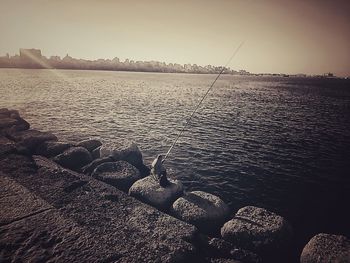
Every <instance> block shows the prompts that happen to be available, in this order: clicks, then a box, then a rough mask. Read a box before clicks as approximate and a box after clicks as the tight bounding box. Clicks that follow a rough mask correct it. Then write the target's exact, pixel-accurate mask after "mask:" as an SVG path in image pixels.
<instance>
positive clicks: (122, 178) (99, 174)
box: [91, 161, 141, 192]
mask: <svg viewBox="0 0 350 263" xmlns="http://www.w3.org/2000/svg"><path fill="white" fill-rule="evenodd" d="M91 176H92V177H95V178H96V179H98V180H101V181H103V182H105V183H107V184H110V185H113V186H114V187H116V188H118V189H120V190H122V191H124V192H128V190H129V188H130V186H131V185H132V184H133V183H135V182H136V181H137V180H140V179H141V176H140V172H139V170H137V169H136V167H134V166H132V165H131V164H129V163H128V162H125V161H117V162H107V163H103V164H100V165H99V166H97V167H96V169H95V170H94V171H93V173H92V174H91Z"/></svg>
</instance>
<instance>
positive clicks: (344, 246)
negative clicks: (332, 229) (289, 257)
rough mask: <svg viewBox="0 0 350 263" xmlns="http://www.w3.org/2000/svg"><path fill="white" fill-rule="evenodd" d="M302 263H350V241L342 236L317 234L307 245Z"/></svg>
mask: <svg viewBox="0 0 350 263" xmlns="http://www.w3.org/2000/svg"><path fill="white" fill-rule="evenodd" d="M300 262H301V263H323V262H337V263H349V262H350V240H349V239H348V238H346V237H345V236H341V235H330V234H324V233H321V234H317V235H316V236H314V237H313V238H311V240H310V241H309V242H308V243H307V244H306V246H305V247H304V249H303V251H302V253H301V256H300Z"/></svg>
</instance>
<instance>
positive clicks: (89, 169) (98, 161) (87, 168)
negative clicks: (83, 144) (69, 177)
mask: <svg viewBox="0 0 350 263" xmlns="http://www.w3.org/2000/svg"><path fill="white" fill-rule="evenodd" d="M113 161H114V159H113V158H112V157H111V156H109V157H104V158H99V159H96V160H93V161H92V162H91V163H89V164H87V165H85V166H84V167H83V168H81V171H82V172H83V173H84V174H87V175H90V174H91V173H92V172H93V171H94V170H95V168H96V167H97V166H99V165H100V164H102V163H108V162H113Z"/></svg>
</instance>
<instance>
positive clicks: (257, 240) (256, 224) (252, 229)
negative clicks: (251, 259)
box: [221, 206, 292, 256]
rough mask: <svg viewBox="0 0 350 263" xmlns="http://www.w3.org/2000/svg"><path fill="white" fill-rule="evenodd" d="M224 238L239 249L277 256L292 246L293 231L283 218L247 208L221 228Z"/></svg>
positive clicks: (264, 211) (263, 210) (262, 210)
mask: <svg viewBox="0 0 350 263" xmlns="http://www.w3.org/2000/svg"><path fill="white" fill-rule="evenodd" d="M221 235H222V237H223V238H224V239H225V240H227V241H229V242H232V243H233V244H235V245H236V246H238V247H241V248H246V249H248V250H252V251H255V252H258V253H260V254H262V255H265V256H266V255H274V254H275V255H277V254H279V253H282V251H283V250H284V249H285V248H286V247H287V246H288V245H289V244H290V242H291V238H292V230H291V227H290V225H289V223H288V222H287V221H286V220H285V219H284V218H283V217H281V216H279V215H277V214H275V213H273V212H270V211H268V210H266V209H263V208H258V207H254V206H246V207H243V208H241V209H239V210H238V212H237V213H236V215H235V216H234V218H233V219H231V220H230V221H228V222H226V223H225V224H224V226H223V227H222V228H221Z"/></svg>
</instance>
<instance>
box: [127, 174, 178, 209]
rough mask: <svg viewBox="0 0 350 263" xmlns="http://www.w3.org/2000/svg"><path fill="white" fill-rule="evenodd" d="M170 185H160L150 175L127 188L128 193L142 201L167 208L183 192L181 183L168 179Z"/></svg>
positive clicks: (159, 207)
mask: <svg viewBox="0 0 350 263" xmlns="http://www.w3.org/2000/svg"><path fill="white" fill-rule="evenodd" d="M169 181H170V183H171V184H170V186H167V187H161V186H160V185H159V183H158V182H156V181H155V180H154V179H153V178H152V177H151V176H147V177H145V178H143V179H141V180H138V181H136V182H135V183H134V184H133V185H132V186H131V187H130V189H129V194H130V195H131V196H133V197H136V198H137V199H139V200H141V201H142V202H144V203H147V204H149V205H151V206H154V207H156V208H158V209H160V210H167V209H168V208H169V207H170V206H171V204H172V203H173V202H174V201H175V200H176V199H177V198H178V197H180V196H181V195H182V194H183V186H182V183H181V182H180V181H178V180H172V179H169Z"/></svg>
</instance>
